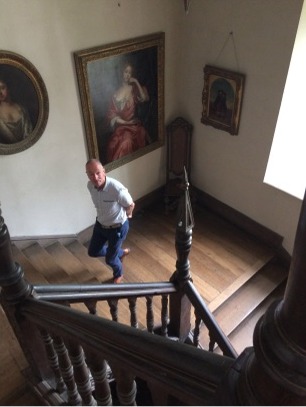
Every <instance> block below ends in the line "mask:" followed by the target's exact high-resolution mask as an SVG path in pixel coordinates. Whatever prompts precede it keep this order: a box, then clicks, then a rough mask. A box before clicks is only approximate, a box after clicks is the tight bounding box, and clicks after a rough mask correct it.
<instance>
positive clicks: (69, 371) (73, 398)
mask: <svg viewBox="0 0 306 407" xmlns="http://www.w3.org/2000/svg"><path fill="white" fill-rule="evenodd" d="M53 344H54V348H55V350H56V352H57V356H58V361H59V367H60V369H61V373H62V377H63V380H64V382H65V384H66V387H67V396H68V403H69V404H70V405H72V406H81V405H82V398H81V396H80V394H79V392H78V388H77V385H76V383H75V380H74V375H73V367H72V364H71V361H70V358H69V354H68V350H67V348H66V346H65V343H64V341H63V339H62V338H61V337H59V336H54V337H53Z"/></svg>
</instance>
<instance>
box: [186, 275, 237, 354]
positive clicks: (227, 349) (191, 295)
mask: <svg viewBox="0 0 306 407" xmlns="http://www.w3.org/2000/svg"><path fill="white" fill-rule="evenodd" d="M184 291H185V293H186V294H187V296H188V299H189V300H190V302H191V304H192V305H193V306H194V308H195V309H196V312H197V314H198V315H199V316H200V317H201V319H202V320H203V322H204V324H205V325H206V327H207V329H208V330H209V332H210V333H211V335H212V336H213V338H214V341H215V342H216V343H217V344H218V345H219V347H220V349H221V350H222V352H223V354H224V355H226V356H229V357H232V358H237V357H238V354H237V352H236V350H235V349H234V348H233V346H232V344H231V343H230V341H229V340H228V338H227V336H226V335H225V334H224V332H223V331H222V329H221V328H220V326H219V324H218V323H217V321H216V320H215V318H214V316H213V315H212V313H211V311H210V310H209V308H208V307H207V306H206V304H205V302H204V301H203V299H202V298H201V296H200V295H199V293H198V291H197V290H196V288H195V287H194V285H193V284H192V282H190V281H188V283H186V284H185V285H184Z"/></svg>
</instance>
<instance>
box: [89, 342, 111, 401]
mask: <svg viewBox="0 0 306 407" xmlns="http://www.w3.org/2000/svg"><path fill="white" fill-rule="evenodd" d="M85 354H86V362H87V365H88V367H89V368H90V371H91V374H92V378H93V380H94V386H95V392H94V394H95V399H96V401H97V404H98V405H99V406H111V405H112V394H111V390H110V386H109V382H108V378H107V367H108V365H107V363H106V360H105V359H103V358H102V357H101V355H99V354H97V353H95V352H93V351H90V350H88V349H86V350H85Z"/></svg>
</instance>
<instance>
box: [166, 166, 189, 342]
mask: <svg viewBox="0 0 306 407" xmlns="http://www.w3.org/2000/svg"><path fill="white" fill-rule="evenodd" d="M182 189H184V193H183V194H182V196H181V198H180V201H179V205H178V210H177V220H176V234H175V249H176V255H177V260H176V271H175V272H174V274H173V276H172V277H171V280H170V281H172V282H174V283H175V284H176V285H177V287H178V292H177V293H176V294H172V295H171V298H170V324H169V334H170V335H173V336H177V337H178V338H179V339H180V340H181V341H182V342H184V341H185V339H186V338H187V337H188V335H189V331H190V325H191V324H190V312H191V303H190V301H189V299H188V298H187V296H186V294H185V293H184V290H183V287H184V284H185V283H186V282H187V281H188V280H190V279H191V276H190V263H189V259H188V256H189V253H190V249H191V243H192V228H193V226H194V220H193V214H192V208H191V203H190V197H189V182H188V178H187V173H186V169H185V183H184V184H182Z"/></svg>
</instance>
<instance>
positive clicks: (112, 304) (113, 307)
mask: <svg viewBox="0 0 306 407" xmlns="http://www.w3.org/2000/svg"><path fill="white" fill-rule="evenodd" d="M107 302H108V305H109V310H110V313H111V316H112V320H113V321H115V322H118V300H117V299H110V300H107Z"/></svg>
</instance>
